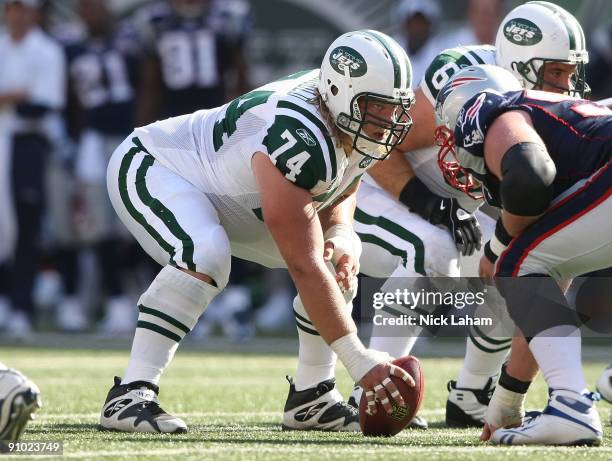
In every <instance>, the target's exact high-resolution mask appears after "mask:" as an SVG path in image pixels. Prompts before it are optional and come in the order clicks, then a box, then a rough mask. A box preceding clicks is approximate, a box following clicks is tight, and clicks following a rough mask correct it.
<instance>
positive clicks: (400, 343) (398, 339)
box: [368, 266, 423, 358]
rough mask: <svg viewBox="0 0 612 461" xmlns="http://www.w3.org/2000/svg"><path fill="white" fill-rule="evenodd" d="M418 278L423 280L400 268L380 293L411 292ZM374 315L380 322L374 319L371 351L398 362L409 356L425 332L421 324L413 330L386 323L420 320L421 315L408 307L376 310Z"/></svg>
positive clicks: (390, 307) (408, 327)
mask: <svg viewBox="0 0 612 461" xmlns="http://www.w3.org/2000/svg"><path fill="white" fill-rule="evenodd" d="M417 277H420V275H419V274H416V273H414V272H411V271H408V270H407V269H405V268H404V267H403V266H400V267H398V268H397V269H396V270H395V271H394V272H393V274H391V276H390V277H389V278H388V279H387V280H386V281H385V283H384V284H383V286H382V287H381V288H380V292H381V293H394V292H395V291H396V290H399V291H400V292H402V291H404V290H410V289H411V288H413V287H412V285H413V284H415V283H417V280H415V279H416V278H417ZM374 315H375V316H377V318H374V319H373V325H372V334H371V336H370V343H369V346H368V347H369V348H370V349H376V350H378V351H382V352H386V353H388V354H389V355H390V356H391V357H395V358H398V357H404V356H406V355H408V354H410V352H411V351H412V348H413V347H414V344H415V343H416V341H417V339H418V338H419V335H420V334H421V332H422V331H423V328H422V327H421V326H419V325H418V324H417V325H412V326H409V325H405V326H392V325H389V323H385V319H396V318H400V317H401V316H402V315H407V316H411V317H415V318H416V319H418V318H419V314H418V313H417V312H416V311H414V310H412V309H410V307H409V306H404V305H398V304H395V303H391V304H389V305H385V306H384V307H382V308H381V309H377V310H375V311H374Z"/></svg>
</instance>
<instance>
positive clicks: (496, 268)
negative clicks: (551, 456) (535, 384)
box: [436, 65, 612, 445]
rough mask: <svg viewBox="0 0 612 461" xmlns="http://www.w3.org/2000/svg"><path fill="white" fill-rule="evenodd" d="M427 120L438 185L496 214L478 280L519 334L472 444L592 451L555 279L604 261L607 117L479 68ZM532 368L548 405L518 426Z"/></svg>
mask: <svg viewBox="0 0 612 461" xmlns="http://www.w3.org/2000/svg"><path fill="white" fill-rule="evenodd" d="M570 75H571V74H570ZM559 83H560V82H559ZM547 84H550V82H547ZM563 85H564V87H565V90H566V92H567V93H572V94H574V93H575V91H577V89H578V88H577V87H575V86H574V84H573V82H572V81H571V77H570V76H567V78H566V80H565V81H564V82H563ZM436 114H437V119H438V120H440V123H441V127H440V128H438V129H437V131H436V133H437V136H438V139H439V140H440V146H441V148H440V154H439V160H440V165H441V167H442V168H443V169H444V172H445V177H446V178H447V180H448V182H449V184H452V185H453V186H454V187H456V188H457V189H459V190H462V191H464V192H465V193H467V194H474V193H476V191H477V190H482V192H483V194H484V196H485V197H486V200H487V202H488V203H489V204H490V205H492V206H495V207H498V208H500V209H501V210H502V214H501V220H500V221H499V222H498V230H499V232H497V233H496V236H495V237H494V238H493V239H491V241H489V242H487V245H486V247H485V255H484V256H483V257H482V258H481V261H480V268H479V271H480V274H481V277H482V278H483V279H491V278H492V277H493V275H494V274H495V276H496V285H497V286H498V288H499V290H500V292H501V293H502V294H503V296H504V298H505V299H506V302H507V306H508V311H509V313H510V316H511V317H512V319H513V320H514V321H515V323H516V325H517V327H518V328H519V330H520V334H521V335H523V336H524V337H523V336H517V337H515V338H513V344H512V353H511V355H510V359H509V361H508V363H507V364H506V366H505V367H504V369H503V370H502V374H501V376H500V380H499V384H498V386H497V387H496V389H495V392H494V393H493V396H492V398H491V402H490V403H489V407H488V409H487V413H486V415H485V420H486V425H485V428H484V431H483V435H482V438H483V440H487V439H489V438H491V440H492V441H493V442H495V443H500V444H507V445H523V444H550V445H599V444H600V443H601V440H602V436H603V429H602V425H601V421H600V419H599V414H598V412H597V409H596V408H595V401H596V400H598V396H597V394H595V393H592V392H589V391H588V388H587V383H586V380H585V377H584V374H583V371H582V363H581V337H580V330H579V328H578V326H579V324H578V323H577V318H576V315H575V312H574V311H572V310H570V309H569V308H567V301H566V299H565V296H564V293H563V291H562V289H561V288H560V284H561V282H562V281H564V280H569V279H572V278H574V277H577V276H580V275H584V274H588V273H590V272H593V271H598V270H603V269H606V268H608V267H609V266H610V264H611V263H612V221H611V220H610V216H612V168H611V164H612V142H611V140H612V111H610V109H608V108H604V107H602V106H598V105H596V104H594V103H590V102H588V101H585V100H582V99H578V98H573V97H570V96H567V95H552V94H550V93H546V92H541V91H529V90H528V91H523V90H522V88H521V85H520V83H519V82H518V80H516V79H515V78H514V77H513V76H512V75H511V74H510V73H509V72H507V71H505V70H503V69H500V68H499V67H495V66H490V65H484V66H477V67H471V68H468V69H465V70H464V71H462V72H460V73H458V74H457V75H456V76H455V77H453V78H452V79H451V80H450V81H449V82H448V83H447V84H446V85H445V86H444V87H443V88H442V89H441V90H440V93H439V94H438V98H437V100H436ZM595 229H597V231H596V232H594V230H595ZM523 277H530V278H523ZM538 366H539V368H540V369H541V371H542V374H543V377H544V379H545V380H546V383H547V384H548V391H549V396H550V397H549V401H548V405H547V407H546V408H545V410H544V411H543V412H541V413H537V414H536V415H531V417H529V418H526V419H525V420H523V417H524V416H525V415H524V409H523V402H524V399H525V393H526V391H527V388H528V386H529V382H530V381H531V380H532V379H533V378H534V377H535V375H536V373H537V371H538ZM516 426H519V427H516ZM505 427H507V428H508V429H504V428H505Z"/></svg>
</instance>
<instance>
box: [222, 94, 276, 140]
mask: <svg viewBox="0 0 612 461" xmlns="http://www.w3.org/2000/svg"><path fill="white" fill-rule="evenodd" d="M273 93H274V91H260V90H259V91H251V92H250V93H247V94H243V95H242V96H240V97H238V98H236V99H234V100H233V101H232V102H231V103H229V105H228V106H227V109H225V116H224V117H223V118H222V119H221V120H217V121H216V122H215V127H214V128H213V146H214V148H215V151H218V150H219V149H220V148H221V146H223V143H224V142H225V141H226V140H227V138H229V137H230V136H231V135H232V134H234V132H235V131H236V124H237V123H238V119H240V117H242V115H243V114H244V113H245V112H246V111H248V110H249V109H252V108H253V107H256V106H259V105H261V104H265V103H266V102H267V101H268V99H269V98H270V96H271V95H272V94H273Z"/></svg>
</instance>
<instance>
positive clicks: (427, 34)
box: [392, 0, 447, 82]
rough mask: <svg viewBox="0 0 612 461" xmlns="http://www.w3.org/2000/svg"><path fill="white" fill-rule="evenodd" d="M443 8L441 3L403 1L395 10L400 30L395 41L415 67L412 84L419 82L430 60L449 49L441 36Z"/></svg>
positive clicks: (417, 0)
mask: <svg viewBox="0 0 612 461" xmlns="http://www.w3.org/2000/svg"><path fill="white" fill-rule="evenodd" d="M440 10H441V7H440V2H439V1H438V0H403V1H401V2H399V4H398V6H397V8H396V9H394V10H392V14H393V20H394V21H399V25H400V30H399V32H398V34H397V35H396V36H395V39H396V40H397V41H398V43H399V44H400V45H402V46H403V47H404V49H405V50H406V53H408V56H410V62H411V63H412V72H413V81H415V82H420V81H421V79H422V78H423V74H424V73H425V70H426V69H427V66H429V63H430V62H431V60H432V59H433V58H434V57H435V56H436V54H438V53H439V52H440V51H442V50H443V49H444V48H447V46H445V45H444V44H445V43H446V40H444V41H442V40H441V39H440V35H439V24H440V19H441V11H440Z"/></svg>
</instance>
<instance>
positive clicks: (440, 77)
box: [420, 45, 495, 106]
mask: <svg viewBox="0 0 612 461" xmlns="http://www.w3.org/2000/svg"><path fill="white" fill-rule="evenodd" d="M478 64H495V47H493V46H491V45H476V46H456V47H454V48H449V49H446V50H444V51H441V52H440V53H438V54H437V55H436V57H435V58H433V60H432V61H431V63H430V64H429V66H428V67H427V70H426V71H425V75H424V76H423V79H422V80H421V84H420V87H421V90H422V91H423V93H424V94H425V96H426V97H427V99H428V100H429V102H430V103H431V104H432V105H433V106H435V103H436V98H437V97H438V93H439V92H440V90H441V89H442V87H443V86H444V85H445V84H446V82H448V80H449V79H450V78H451V77H452V76H453V75H454V74H455V73H457V72H459V71H460V70H461V69H463V68H464V67H469V66H475V65H478Z"/></svg>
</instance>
